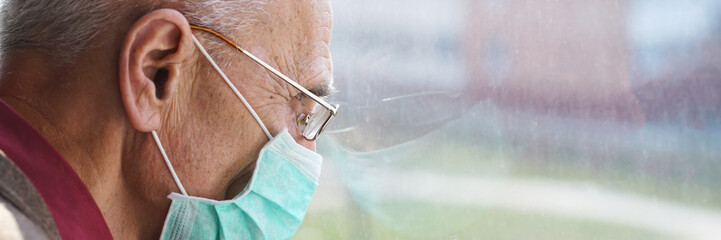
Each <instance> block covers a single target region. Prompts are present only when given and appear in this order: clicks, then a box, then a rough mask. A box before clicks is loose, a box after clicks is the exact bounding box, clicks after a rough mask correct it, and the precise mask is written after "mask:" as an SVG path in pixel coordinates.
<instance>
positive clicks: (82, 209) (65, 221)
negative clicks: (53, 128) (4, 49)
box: [0, 100, 113, 239]
mask: <svg viewBox="0 0 721 240" xmlns="http://www.w3.org/2000/svg"><path fill="white" fill-rule="evenodd" d="M0 149H2V150H3V151H4V152H5V154H7V156H8V158H10V159H11V160H12V161H13V162H14V163H15V165H17V166H18V168H20V170H22V172H23V173H24V174H25V176H27V178H28V179H29V180H30V182H31V183H32V184H33V186H35V189H37V191H38V192H39V193H40V196H42V198H43V200H44V201H45V205H47V207H48V209H49V210H50V212H51V213H52V215H53V219H54V220H55V226H56V227H57V229H58V232H59V233H60V236H61V237H62V238H63V239H112V238H113V237H112V235H111V234H110V229H109V228H108V225H107V223H105V219H104V218H103V214H102V213H101V212H100V208H98V205H97V204H96V203H95V200H94V199H93V196H92V195H90V191H88V189H87V188H86V187H85V184H84V183H83V181H82V180H80V177H79V176H78V174H77V173H75V171H74V170H73V168H72V167H71V166H70V164H68V162H67V161H65V159H64V158H63V157H62V156H61V155H60V153H58V151H57V150H56V149H55V148H54V147H53V146H52V145H50V142H48V141H47V140H46V139H45V137H43V136H42V135H41V134H40V133H39V132H38V131H37V130H35V128H33V126H31V125H30V124H29V123H28V122H27V121H25V119H23V118H22V117H21V116H20V115H19V114H18V113H16V112H15V111H14V110H13V109H12V108H10V106H8V105H7V104H6V103H5V102H3V101H2V100H0Z"/></svg>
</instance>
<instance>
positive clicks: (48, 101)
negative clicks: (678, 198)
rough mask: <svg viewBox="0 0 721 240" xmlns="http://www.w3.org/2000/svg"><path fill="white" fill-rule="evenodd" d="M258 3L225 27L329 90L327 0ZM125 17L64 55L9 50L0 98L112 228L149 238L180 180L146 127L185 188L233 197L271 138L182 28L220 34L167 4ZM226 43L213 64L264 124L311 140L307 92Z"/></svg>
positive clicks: (287, 70)
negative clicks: (61, 58) (77, 51)
mask: <svg viewBox="0 0 721 240" xmlns="http://www.w3.org/2000/svg"><path fill="white" fill-rule="evenodd" d="M267 11H268V14H267V15H268V16H270V17H269V18H267V19H264V20H262V21H258V22H256V24H255V25H253V26H252V27H251V29H252V30H251V31H243V32H240V33H233V34H229V35H228V36H227V37H228V38H230V39H232V40H233V41H235V42H237V43H239V44H241V45H242V46H243V47H245V48H246V49H247V50H248V51H250V52H251V53H253V54H255V55H256V56H257V57H259V58H260V59H262V60H264V61H265V62H267V63H268V64H270V65H271V66H273V67H275V68H276V69H278V70H279V71H280V72H282V73H284V74H285V75H287V76H288V77H290V78H291V79H293V80H295V81H297V82H298V83H300V84H301V85H302V86H304V87H306V88H308V89H309V90H311V91H315V92H319V93H321V95H325V94H326V93H328V91H326V90H328V89H330V87H328V86H329V85H330V83H331V78H332V63H331V58H330V52H329V41H330V34H331V21H332V17H331V9H330V3H329V1H315V0H302V1H297V0H277V1H269V2H268V4H267ZM127 20H128V21H127V22H124V23H117V24H115V25H114V26H113V27H108V28H107V29H104V30H103V33H101V34H99V36H101V37H100V38H99V39H98V40H97V41H98V42H99V43H102V44H98V45H97V47H93V48H89V49H88V51H87V52H86V53H84V55H82V56H81V57H79V58H78V59H77V60H74V62H73V63H72V64H71V65H70V66H63V65H62V64H61V65H58V64H57V61H56V60H53V59H52V58H49V57H48V56H47V54H44V53H43V52H42V51H36V50H33V49H23V50H22V51H16V52H11V53H9V54H8V55H7V56H6V59H7V61H6V62H5V63H4V64H3V66H2V67H3V68H2V75H1V77H2V79H0V99H2V100H3V101H5V102H7V103H8V104H9V105H10V106H11V107H12V108H13V109H14V110H16V111H17V112H18V113H20V114H21V115H22V116H23V117H24V118H25V119H26V120H28V122H30V123H31V124H32V125H33V126H35V127H36V128H37V129H38V130H39V131H40V132H41V134H43V135H44V136H45V137H46V138H47V139H48V140H49V141H50V143H51V144H53V146H55V148H57V149H58V151H59V152H60V153H61V155H62V156H63V157H64V158H65V159H66V160H67V162H68V163H69V164H70V165H71V166H72V167H73V169H74V170H75V171H76V173H77V174H78V175H79V176H80V178H81V180H82V181H83V183H85V185H86V187H87V188H88V190H89V191H90V193H91V194H92V196H93V198H94V199H95V202H96V203H97V204H98V207H99V208H100V210H101V212H102V214H103V216H104V217H105V220H106V222H107V223H108V226H109V228H110V230H111V232H112V234H113V236H114V237H115V238H117V239H152V238H157V237H158V236H159V235H160V231H161V229H162V224H163V221H164V219H165V215H166V214H167V211H168V207H169V205H170V200H169V199H168V198H167V195H168V194H170V193H171V192H179V189H178V187H177V186H176V184H175V182H174V181H173V179H172V177H171V174H170V171H169V170H168V168H167V166H166V164H165V162H164V161H163V159H162V156H161V154H160V151H159V150H158V148H157V146H156V144H155V142H154V141H153V138H152V136H151V134H150V131H151V130H156V131H157V132H158V134H159V137H160V141H161V142H162V144H163V146H164V147H165V150H166V152H167V153H168V157H169V159H170V161H171V163H172V164H173V166H174V169H175V171H176V172H177V175H178V177H179V179H180V181H181V182H182V184H183V185H184V187H185V189H186V190H187V192H188V194H190V195H192V196H199V197H205V198H211V199H227V198H230V197H232V196H234V195H235V193H237V192H238V191H240V190H241V189H242V188H243V187H244V186H245V183H246V182H247V180H248V178H249V177H250V174H251V173H252V170H253V167H252V166H253V163H254V161H255V159H256V158H257V155H258V152H259V151H260V149H261V147H262V146H263V145H264V144H265V143H266V142H267V141H268V138H267V137H266V136H265V134H264V133H263V131H262V130H261V128H260V126H259V124H258V123H257V122H256V121H255V119H253V118H252V117H251V115H250V113H249V111H248V110H247V109H246V108H245V106H244V105H243V104H242V103H241V101H240V100H239V99H238V98H237V97H236V96H235V95H234V94H233V92H232V91H231V89H230V88H229V87H228V86H227V85H226V83H225V82H224V81H223V80H222V79H221V77H220V75H218V74H217V73H215V71H213V70H212V68H211V67H210V65H209V63H208V61H207V60H206V59H205V58H204V57H203V56H202V55H201V53H200V51H199V50H198V49H197V48H196V47H195V45H193V43H192V40H191V39H192V38H191V37H190V36H191V34H192V35H195V36H203V37H202V38H200V41H201V42H202V43H203V44H204V45H206V46H207V45H208V44H210V41H220V40H219V39H217V38H214V37H211V36H210V35H208V34H207V33H203V32H200V31H197V30H191V29H190V28H189V25H188V22H187V20H185V17H184V16H183V15H182V14H181V13H180V12H178V11H176V10H173V9H163V10H156V11H153V12H151V13H148V14H146V15H145V16H143V17H141V19H140V20H138V19H127ZM208 27H212V26H208ZM127 28H129V29H130V30H129V31H128V30H127ZM228 48H230V49H232V48H231V47H230V46H229V45H228ZM224 54H225V53H224ZM227 54H233V55H228V56H224V57H223V58H224V59H232V61H231V62H230V63H229V64H221V65H222V68H223V69H222V70H223V71H224V72H225V74H226V75H227V76H228V77H229V78H230V80H231V81H232V82H233V84H234V85H235V86H236V87H237V88H238V89H239V90H240V92H241V93H242V94H243V95H244V96H245V98H246V99H247V100H248V102H249V103H250V104H251V105H252V107H253V108H254V109H255V111H256V112H257V113H258V115H259V116H260V118H261V119H262V121H263V123H264V124H265V125H266V126H267V127H268V129H269V130H270V132H271V134H273V135H275V134H277V133H279V132H280V131H282V130H283V129H286V128H287V129H288V130H289V132H290V133H291V135H292V136H293V137H294V138H295V139H296V141H297V142H298V143H299V144H301V145H303V146H305V147H306V148H309V149H312V150H314V149H315V145H314V143H313V142H310V141H307V140H305V139H304V138H303V137H302V136H301V134H300V132H299V130H298V129H297V124H296V119H297V117H298V116H299V114H301V113H308V112H309V111H310V110H311V109H312V108H313V106H314V105H315V102H314V101H313V100H311V99H310V98H308V97H299V95H298V91H297V90H296V89H294V88H292V86H290V85H289V84H287V83H285V82H284V81H282V80H281V79H279V78H276V77H274V76H272V75H271V74H270V73H269V72H267V71H265V70H264V69H263V68H262V67H261V66H260V65H258V64H256V63H255V62H253V61H252V60H250V59H249V58H247V57H246V56H244V55H242V54H241V53H240V52H235V53H234V52H232V51H228V53H227ZM52 66H60V67H52ZM118 66H120V67H118ZM161 70H163V71H165V70H167V71H168V74H167V75H164V74H163V72H162V71H161ZM154 79H164V80H163V81H154ZM118 83H119V84H118ZM160 84H163V86H159V85H160ZM118 85H119V86H118ZM158 88H162V89H163V94H162V96H159V95H156V89H158Z"/></svg>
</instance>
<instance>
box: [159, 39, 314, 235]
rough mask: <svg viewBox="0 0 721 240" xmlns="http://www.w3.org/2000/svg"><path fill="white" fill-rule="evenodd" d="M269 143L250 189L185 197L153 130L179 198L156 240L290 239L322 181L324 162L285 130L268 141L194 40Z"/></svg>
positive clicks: (262, 154) (243, 100) (269, 136)
mask: <svg viewBox="0 0 721 240" xmlns="http://www.w3.org/2000/svg"><path fill="white" fill-rule="evenodd" d="M193 40H194V42H195V44H196V45H197V46H198V48H199V49H200V50H201V52H203V54H204V55H205V56H206V58H208V60H209V61H210V62H211V64H212V65H213V67H214V68H215V69H216V70H217V71H218V73H220V75H221V76H222V77H223V79H224V80H225V81H226V83H227V84H228V85H229V86H230V87H231V88H232V89H233V91H234V92H235V93H236V95H237V96H238V98H240V100H241V101H242V102H243V104H245V106H246V107H247V108H248V110H249V111H250V113H251V114H252V115H253V116H254V117H255V119H256V120H257V121H258V123H259V124H260V126H261V128H263V131H264V132H265V133H266V135H267V136H268V138H270V139H271V140H270V141H269V142H268V143H267V144H266V145H265V146H264V147H263V148H262V149H261V151H260V154H259V155H258V160H257V161H256V166H255V170H254V172H253V176H252V177H251V179H250V181H249V182H248V185H247V186H246V187H245V189H244V190H243V191H241V192H240V193H239V194H238V195H236V196H235V197H234V198H233V199H231V200H224V201H217V200H212V199H206V198H200V197H193V196H189V195H188V194H187V192H186V191H185V189H184V188H183V185H182V184H181V183H180V180H179V179H178V177H177V175H176V174H175V170H174V169H173V166H172V164H171V163H170V160H169V159H168V157H167V154H166V153H165V150H164V149H163V146H162V144H161V143H160V140H159V138H158V136H157V133H156V132H155V131H153V132H152V135H153V138H154V139H155V142H156V144H157V145H158V148H159V149H160V152H161V153H162V155H163V158H164V159H165V162H166V164H167V165H168V168H169V169H170V172H171V174H172V176H173V179H174V180H175V183H176V184H177V185H178V188H180V191H181V192H182V194H178V193H171V194H170V195H169V196H168V198H170V199H171V200H172V203H171V205H170V210H169V211H168V216H167V217H166V219H165V224H164V225H163V231H162V234H161V236H160V239H173V240H175V239H289V238H290V237H292V236H293V234H295V232H296V231H297V230H298V228H299V227H300V224H301V222H302V221H303V218H304V217H305V213H306V210H307V208H308V205H309V204H310V200H311V196H312V195H313V192H314V191H315V188H316V186H317V183H318V177H319V176H320V168H321V163H322V157H321V156H320V155H318V154H316V153H315V152H313V151H311V150H308V149H307V148H305V147H303V146H301V145H300V144H298V143H296V142H295V140H294V139H293V137H292V136H291V135H290V134H289V133H288V131H287V130H284V131H282V132H281V133H280V134H278V135H277V136H275V137H271V135H270V133H269V131H268V129H267V128H266V126H265V124H263V122H262V121H261V120H260V118H259V117H258V115H257V114H256V113H255V111H254V110H253V108H252V107H251V106H250V105H249V104H248V102H247V101H245V98H243V96H242V95H241V94H240V92H239V91H238V90H237V89H236V88H235V86H233V85H232V84H231V82H230V81H229V80H228V78H227V77H226V76H225V74H224V73H223V72H222V71H221V70H220V68H219V67H218V66H217V64H216V63H215V61H213V59H212V58H211V57H210V56H209V55H208V54H207V52H206V51H205V49H204V48H203V46H202V45H200V43H199V42H198V41H197V39H195V37H193Z"/></svg>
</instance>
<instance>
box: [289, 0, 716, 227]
mask: <svg viewBox="0 0 721 240" xmlns="http://www.w3.org/2000/svg"><path fill="white" fill-rule="evenodd" d="M333 10H334V26H333V27H334V29H333V40H332V43H331V51H332V53H333V60H334V63H335V78H336V82H335V84H336V86H337V88H338V90H339V91H338V92H337V94H336V95H335V96H334V97H333V99H332V102H338V103H341V107H340V110H339V113H338V115H337V117H336V118H334V119H333V121H332V122H331V123H330V125H329V126H328V129H327V130H326V132H324V135H322V136H321V137H320V139H319V140H318V151H319V153H321V154H322V155H323V156H324V157H325V158H324V163H323V173H322V176H321V179H320V183H319V186H318V189H317V191H316V193H315V195H314V196H313V201H312V203H311V206H310V208H309V211H308V214H307V216H306V219H305V221H304V223H303V225H302V226H301V228H300V230H299V231H298V233H297V234H296V236H295V237H294V239H718V238H719V236H721V227H720V226H721V190H719V189H721V57H720V56H721V1H716V0H693V1H675V0H586V1H577V0H534V1H525V0H447V1H431V0H394V1H382V0H365V1H352V0H333Z"/></svg>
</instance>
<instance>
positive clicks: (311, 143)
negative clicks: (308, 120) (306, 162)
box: [294, 135, 315, 152]
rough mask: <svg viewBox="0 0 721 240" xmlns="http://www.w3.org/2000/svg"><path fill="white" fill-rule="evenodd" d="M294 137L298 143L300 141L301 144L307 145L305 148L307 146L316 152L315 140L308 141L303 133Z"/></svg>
mask: <svg viewBox="0 0 721 240" xmlns="http://www.w3.org/2000/svg"><path fill="white" fill-rule="evenodd" d="M294 139H295V142H296V143H298V144H300V145H301V146H303V147H305V148H307V149H309V150H311V151H313V152H315V141H308V140H307V139H305V137H303V136H302V135H301V136H296V137H294Z"/></svg>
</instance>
